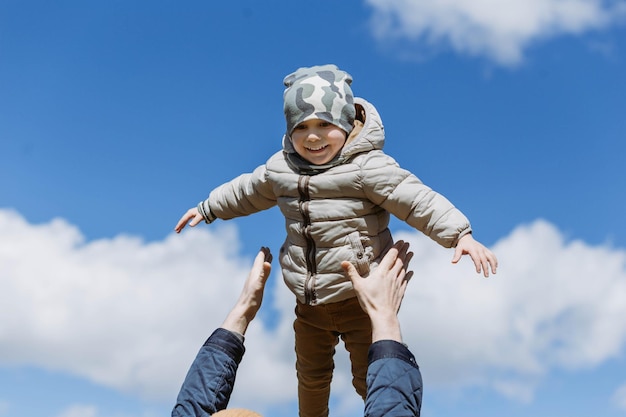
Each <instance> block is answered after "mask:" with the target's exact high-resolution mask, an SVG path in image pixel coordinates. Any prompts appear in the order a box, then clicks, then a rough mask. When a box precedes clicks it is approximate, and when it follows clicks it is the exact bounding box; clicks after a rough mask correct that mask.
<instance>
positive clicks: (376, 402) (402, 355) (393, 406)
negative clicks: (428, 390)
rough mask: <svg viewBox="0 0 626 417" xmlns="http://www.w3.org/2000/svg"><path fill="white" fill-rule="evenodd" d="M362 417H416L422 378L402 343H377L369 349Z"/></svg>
mask: <svg viewBox="0 0 626 417" xmlns="http://www.w3.org/2000/svg"><path fill="white" fill-rule="evenodd" d="M368 360H369V366H368V368H367V397H366V399H365V417H383V416H384V417H409V416H419V415H420V409H421V406H422V375H421V373H420V370H419V367H418V366H417V362H416V361H415V357H414V356H413V354H412V353H411V351H410V350H409V349H408V348H407V347H406V346H405V345H403V344H402V343H398V342H396V341H393V340H380V341H377V342H375V343H373V344H372V345H371V346H370V349H369V353H368Z"/></svg>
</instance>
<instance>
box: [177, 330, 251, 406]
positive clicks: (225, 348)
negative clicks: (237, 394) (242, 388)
mask: <svg viewBox="0 0 626 417" xmlns="http://www.w3.org/2000/svg"><path fill="white" fill-rule="evenodd" d="M244 352H245V348H244V346H243V341H242V340H241V339H240V338H239V337H237V336H236V335H235V334H234V333H232V332H230V331H228V330H225V329H217V330H215V331H214V332H213V334H212V335H211V336H210V337H209V338H208V339H207V341H206V342H205V343H204V345H203V346H202V347H201V348H200V351H199V352H198V355H197V356H196V358H195V359H194V361H193V363H192V364H191V367H190V368H189V372H188V373H187V376H186V377H185V381H184V382H183V385H182V387H181V389H180V392H179V393H178V398H177V399H176V405H175V406H174V409H173V410H172V417H192V416H193V417H206V416H210V415H212V414H213V413H216V412H217V411H219V410H223V409H225V408H226V406H227V405H228V401H229V400H230V395H231V393H232V391H233V387H234V385H235V376H236V374H237V368H238V366H239V363H240V362H241V359H242V357H243V354H244Z"/></svg>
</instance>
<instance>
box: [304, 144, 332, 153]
mask: <svg viewBox="0 0 626 417" xmlns="http://www.w3.org/2000/svg"><path fill="white" fill-rule="evenodd" d="M327 147H328V145H324V146H320V147H318V148H306V149H307V151H309V152H319V151H323V150H324V149H326V148H327Z"/></svg>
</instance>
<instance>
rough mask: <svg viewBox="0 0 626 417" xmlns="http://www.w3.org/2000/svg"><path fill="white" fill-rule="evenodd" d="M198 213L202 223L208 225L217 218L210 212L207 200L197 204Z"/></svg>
mask: <svg viewBox="0 0 626 417" xmlns="http://www.w3.org/2000/svg"><path fill="white" fill-rule="evenodd" d="M198 212H199V213H200V214H201V215H202V217H203V218H204V222H205V223H207V224H209V223H213V222H214V221H215V219H216V218H217V217H215V214H213V212H212V211H211V206H210V205H209V199H208V198H207V199H206V200H204V201H201V202H199V203H198Z"/></svg>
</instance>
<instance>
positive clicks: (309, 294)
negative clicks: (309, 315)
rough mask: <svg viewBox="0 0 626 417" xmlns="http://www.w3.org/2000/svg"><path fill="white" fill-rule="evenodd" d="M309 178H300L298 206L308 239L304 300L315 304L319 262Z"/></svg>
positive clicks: (303, 228)
mask: <svg viewBox="0 0 626 417" xmlns="http://www.w3.org/2000/svg"><path fill="white" fill-rule="evenodd" d="M309 179H310V177H309V176H308V175H301V176H300V177H299V178H298V193H299V195H300V200H299V202H298V208H299V210H300V214H301V215H302V234H303V235H304V239H305V240H306V248H305V254H306V269H307V274H306V279H305V281H304V300H305V303H306V304H309V305H311V304H314V303H315V301H316V299H317V296H316V294H315V278H316V274H317V264H316V262H315V252H316V248H315V240H313V236H312V235H311V217H310V215H309V203H310V201H311V196H310V194H309Z"/></svg>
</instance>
